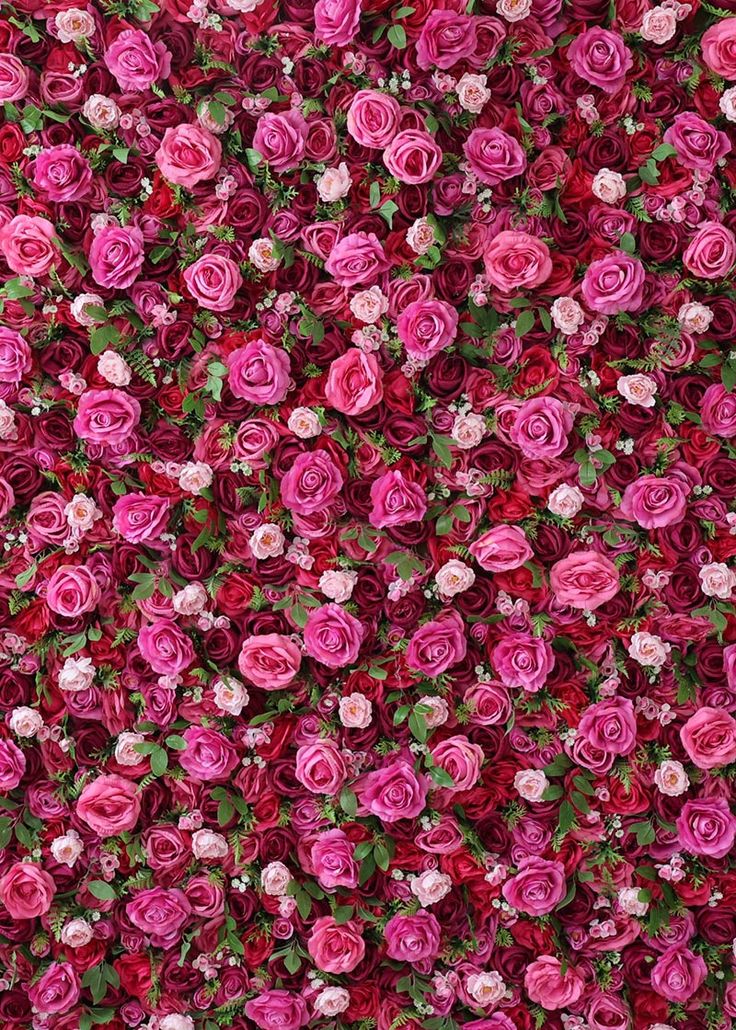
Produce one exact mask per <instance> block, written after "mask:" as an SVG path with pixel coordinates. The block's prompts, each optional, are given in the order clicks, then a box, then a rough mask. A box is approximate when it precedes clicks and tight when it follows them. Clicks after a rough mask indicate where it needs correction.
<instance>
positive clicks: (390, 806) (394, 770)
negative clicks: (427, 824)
mask: <svg viewBox="0 0 736 1030" xmlns="http://www.w3.org/2000/svg"><path fill="white" fill-rule="evenodd" d="M357 788H358V796H359V800H360V803H361V805H362V806H363V808H364V809H365V810H366V811H367V812H368V813H369V814H370V815H375V816H376V817H377V818H378V819H380V820H381V822H383V823H395V822H398V820H399V819H415V818H416V817H417V816H418V815H421V813H422V812H423V811H424V807H425V805H426V803H427V777H426V776H417V774H416V773H415V772H414V768H413V766H411V765H409V763H408V762H405V761H404V760H403V759H399V760H397V761H394V762H391V763H390V764H387V765H382V766H380V767H379V768H377V769H374V770H373V771H372V772H369V773H366V775H365V776H363V777H362V779H361V780H360V781H359V783H358V785H357Z"/></svg>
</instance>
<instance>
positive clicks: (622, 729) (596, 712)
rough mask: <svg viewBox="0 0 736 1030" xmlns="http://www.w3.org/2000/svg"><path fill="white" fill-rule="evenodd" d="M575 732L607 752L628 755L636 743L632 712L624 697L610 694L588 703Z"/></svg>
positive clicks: (626, 698) (634, 720)
mask: <svg viewBox="0 0 736 1030" xmlns="http://www.w3.org/2000/svg"><path fill="white" fill-rule="evenodd" d="M578 733H579V735H580V736H581V737H584V738H585V739H586V740H587V741H588V743H589V744H591V745H592V746H593V747H594V748H597V749H598V750H599V751H603V752H605V754H607V755H628V754H630V753H631V752H632V751H633V750H634V748H635V747H636V715H635V714H634V706H633V704H632V703H631V701H630V700H629V698H628V697H612V698H610V700H607V701H597V702H596V703H595V704H592V705H589V706H588V707H587V708H586V709H585V711H584V712H583V717H582V718H581V720H580V722H579V723H578Z"/></svg>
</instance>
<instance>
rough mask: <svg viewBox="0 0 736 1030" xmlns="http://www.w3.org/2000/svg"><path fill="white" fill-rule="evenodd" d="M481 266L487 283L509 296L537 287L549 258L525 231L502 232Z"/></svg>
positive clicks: (546, 250) (545, 275) (546, 275)
mask: <svg viewBox="0 0 736 1030" xmlns="http://www.w3.org/2000/svg"><path fill="white" fill-rule="evenodd" d="M504 178H505V176H504ZM485 266H486V277H487V279H488V281H489V282H490V284H491V285H492V286H495V287H496V289H497V290H499V291H500V292H501V293H504V294H509V293H516V292H517V291H518V290H523V289H533V288H535V287H537V286H541V284H542V283H543V282H545V280H547V279H548V278H549V276H550V273H551V272H552V259H551V258H550V256H549V247H548V246H547V244H546V243H543V242H542V240H538V239H536V237H534V236H530V235H529V234H528V233H526V232H510V231H506V230H504V231H503V232H500V233H499V234H498V235H497V236H494V238H493V239H492V240H491V242H490V244H489V246H488V248H487V249H486V252H485Z"/></svg>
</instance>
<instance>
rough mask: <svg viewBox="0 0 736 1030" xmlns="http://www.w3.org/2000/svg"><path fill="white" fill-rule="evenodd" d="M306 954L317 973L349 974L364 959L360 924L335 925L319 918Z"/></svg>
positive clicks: (308, 942)
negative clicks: (308, 955)
mask: <svg viewBox="0 0 736 1030" xmlns="http://www.w3.org/2000/svg"><path fill="white" fill-rule="evenodd" d="M307 950H308V951H309V954H310V955H311V957H312V960H313V961H314V964H315V965H316V967H317V969H322V970H324V972H326V973H334V974H340V973H351V972H352V971H353V970H354V969H355V967H356V966H357V965H359V964H360V962H362V961H363V958H364V956H365V941H364V940H363V938H362V936H361V935H360V930H359V924H358V923H356V922H353V921H352V920H350V921H348V922H347V923H340V924H338V923H336V922H335V920H334V918H333V917H332V916H321V917H320V918H319V919H317V920H316V922H315V923H314V924H313V926H312V932H311V934H310V935H309V938H308V940H307Z"/></svg>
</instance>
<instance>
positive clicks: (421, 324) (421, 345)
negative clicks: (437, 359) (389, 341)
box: [396, 300, 459, 361]
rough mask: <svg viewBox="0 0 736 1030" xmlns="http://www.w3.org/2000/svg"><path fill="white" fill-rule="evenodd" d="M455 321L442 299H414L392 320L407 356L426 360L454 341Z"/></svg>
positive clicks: (451, 310)
mask: <svg viewBox="0 0 736 1030" xmlns="http://www.w3.org/2000/svg"><path fill="white" fill-rule="evenodd" d="M458 321H459V319H458V313H457V311H456V310H455V308H453V307H452V306H451V305H450V304H448V303H447V302H446V301H444V300H415V301H413V302H412V303H411V304H407V306H406V307H405V308H404V310H403V311H402V312H401V314H400V315H399V317H398V319H397V320H396V332H397V333H398V336H399V339H400V340H401V342H402V343H403V344H404V347H405V348H406V353H407V354H408V355H409V357H411V358H418V359H419V360H420V361H428V360H429V359H430V358H432V357H434V355H435V354H439V352H440V351H441V350H444V349H445V348H446V347H449V346H450V345H451V344H453V343H454V342H455V338H456V337H457V326H458Z"/></svg>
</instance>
